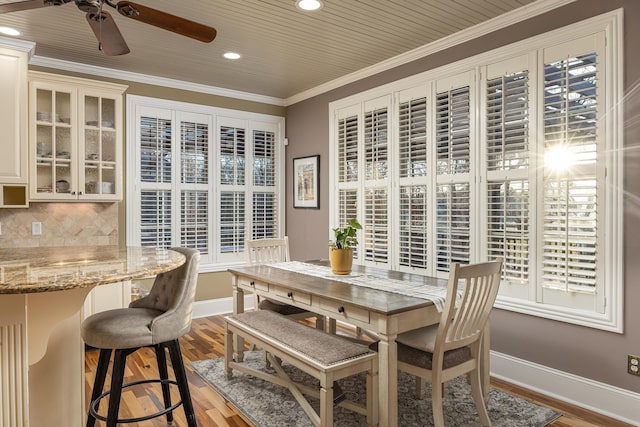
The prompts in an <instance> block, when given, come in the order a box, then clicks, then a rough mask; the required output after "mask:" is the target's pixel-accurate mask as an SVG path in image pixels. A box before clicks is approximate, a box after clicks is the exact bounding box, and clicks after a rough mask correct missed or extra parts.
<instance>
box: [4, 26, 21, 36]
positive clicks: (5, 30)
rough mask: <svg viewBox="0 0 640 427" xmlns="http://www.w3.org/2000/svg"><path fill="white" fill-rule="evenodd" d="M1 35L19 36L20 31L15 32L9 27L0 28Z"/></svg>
mask: <svg viewBox="0 0 640 427" xmlns="http://www.w3.org/2000/svg"><path fill="white" fill-rule="evenodd" d="M0 33H2V34H5V35H7V36H19V35H20V31H18V30H15V29H13V28H9V27H0Z"/></svg>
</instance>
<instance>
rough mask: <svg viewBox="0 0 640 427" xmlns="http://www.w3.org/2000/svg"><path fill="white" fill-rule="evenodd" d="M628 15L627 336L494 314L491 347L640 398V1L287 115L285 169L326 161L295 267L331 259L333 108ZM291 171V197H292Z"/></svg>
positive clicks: (598, 2) (513, 30)
mask: <svg viewBox="0 0 640 427" xmlns="http://www.w3.org/2000/svg"><path fill="white" fill-rule="evenodd" d="M621 7H624V9H625V10H624V13H625V19H624V39H625V41H624V53H625V57H624V62H625V65H624V75H625V78H624V88H625V92H626V93H627V95H628V96H627V97H626V101H625V105H624V107H625V126H624V139H625V142H624V145H625V156H624V157H625V158H624V161H625V165H624V176H625V179H624V181H625V183H624V186H625V188H624V190H625V194H626V199H625V201H624V209H625V211H624V235H625V241H624V251H625V260H624V261H625V263H624V264H625V267H624V278H625V288H624V295H625V301H626V302H625V304H624V312H625V318H624V328H625V333H624V334H617V333H611V332H604V331H600V330H596V329H592V328H585V327H580V326H576V325H569V324H565V323H561V322H556V321H552V320H546V319H541V318H537V317H533V316H527V315H522V314H518V313H514V312H510V311H504V310H494V312H493V314H492V323H491V326H492V328H491V329H492V330H491V347H492V349H494V350H496V351H499V352H501V353H506V354H509V355H513V356H515V357H518V358H521V359H525V360H530V361H532V362H535V363H540V364H542V365H545V366H549V367H552V368H556V369H559V370H561V371H564V372H570V373H573V374H576V375H579V376H582V377H586V378H591V379H594V380H596V381H600V382H603V383H608V384H611V385H614V386H617V387H621V388H623V389H627V390H632V391H635V392H640V377H636V376H632V375H629V374H627V372H626V363H627V354H640V310H638V309H637V307H636V306H635V304H634V303H635V302H637V301H640V286H638V281H639V280H640V263H638V262H636V260H635V255H636V254H638V253H640V203H639V202H638V200H640V198H639V195H640V156H639V155H638V153H639V152H640V151H639V149H640V147H639V146H638V141H640V120H638V117H640V100H639V99H640V96H639V94H638V90H637V89H636V88H635V86H636V85H637V84H638V82H639V81H640V80H639V79H640V55H638V52H637V50H638V44H639V43H640V25H638V22H640V1H638V0H608V1H603V0H577V1H576V2H574V3H570V4H568V5H567V6H564V7H562V8H559V9H556V10H554V11H552V12H549V13H547V14H545V15H542V16H539V17H535V18H533V19H530V20H528V21H525V22H522V23H518V24H516V25H514V26H512V27H508V28H505V29H502V30H499V31H496V32H494V33H491V34H489V35H487V36H484V37H481V38H478V39H475V40H472V41H470V42H467V43H464V44H462V45H460V46H456V47H453V48H450V49H447V50H445V51H442V52H438V53H436V54H433V55H431V56H428V57H425V58H422V59H419V60H416V61H414V62H412V63H409V64H405V65H402V66H399V67H397V68H394V69H392V70H389V71H385V72H383V73H380V74H378V75H376V76H373V77H370V78H366V79H363V80H360V81H358V82H356V83H353V84H349V85H346V86H344V87H341V88H339V89H336V90H333V91H331V92H328V93H325V94H322V95H319V96H317V97H314V98H312V99H308V100H305V101H302V102H300V103H297V104H295V105H292V106H290V107H289V108H288V109H287V137H288V138H289V146H288V147H287V160H286V161H287V163H286V164H287V166H289V165H290V164H291V161H292V159H293V158H295V157H299V156H306V155H313V154H320V179H321V183H320V209H319V210H317V211H312V210H308V209H305V210H300V209H294V208H293V207H292V203H291V202H290V200H291V198H290V197H288V200H289V201H288V202H287V234H288V235H289V239H290V245H291V254H292V255H293V257H294V258H295V259H296V260H304V259H309V258H320V257H324V258H326V257H327V244H326V242H327V239H328V236H329V234H328V232H329V210H328V203H329V199H328V196H329V190H328V183H329V181H328V175H329V164H328V158H329V157H328V156H329V147H328V142H329V118H328V104H329V102H331V101H334V100H337V99H341V98H344V97H347V96H349V95H352V94H355V93H358V92H361V91H363V90H366V89H370V88H374V87H376V86H379V85H382V84H385V83H389V82H392V81H394V80H398V79H400V78H403V77H407V76H410V75H413V74H417V73H420V72H423V71H426V70H429V69H433V68H435V67H439V66H441V65H446V64H448V63H451V62H453V61H456V60H459V59H463V58H466V57H469V56H472V55H475V54H478V53H482V52H485V51H488V50H491V49H494V48H497V47H500V46H504V45H506V44H509V43H512V42H515V41H517V40H521V39H525V38H528V37H531V36H533V35H536V34H541V33H543V32H546V31H549V30H553V29H556V28H559V27H562V26H564V25H567V24H570V23H573V22H577V21H580V20H583V19H586V18H589V17H592V16H595V15H598V14H601V13H604V12H608V11H611V10H614V9H617V8H621ZM289 170H290V169H288V171H287V195H289V194H291V191H292V190H291V177H290V172H289Z"/></svg>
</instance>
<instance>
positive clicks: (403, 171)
mask: <svg viewBox="0 0 640 427" xmlns="http://www.w3.org/2000/svg"><path fill="white" fill-rule="evenodd" d="M426 95H427V90H426V86H423V87H420V88H414V89H408V90H405V91H403V92H400V94H399V95H398V136H397V138H398V139H397V140H398V163H399V171H398V174H399V177H398V182H399V188H400V192H399V202H398V206H399V215H398V219H397V222H398V226H397V227H398V230H399V236H398V251H397V252H398V265H399V267H400V269H401V270H403V269H407V270H408V271H415V270H416V269H417V270H418V271H422V272H425V271H426V269H427V268H428V267H429V265H428V262H429V254H430V253H431V252H432V251H431V250H430V248H429V240H428V229H429V223H428V219H429V216H428V206H429V200H428V195H429V191H428V187H427V171H429V170H431V168H430V167H429V166H428V161H429V159H428V157H427V132H428V131H429V130H430V129H429V128H428V126H427V96H426Z"/></svg>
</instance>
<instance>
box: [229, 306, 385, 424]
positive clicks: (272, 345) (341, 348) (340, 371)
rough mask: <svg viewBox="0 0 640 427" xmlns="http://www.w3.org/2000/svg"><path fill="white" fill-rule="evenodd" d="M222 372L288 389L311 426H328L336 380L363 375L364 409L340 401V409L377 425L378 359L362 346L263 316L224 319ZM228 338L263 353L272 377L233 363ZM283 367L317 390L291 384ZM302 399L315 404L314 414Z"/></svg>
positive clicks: (263, 312)
mask: <svg viewBox="0 0 640 427" xmlns="http://www.w3.org/2000/svg"><path fill="white" fill-rule="evenodd" d="M225 321H226V322H225V332H226V334H225V342H224V343H225V349H224V352H225V372H226V376H227V378H231V376H232V375H233V369H237V370H239V371H243V372H246V373H248V374H250V375H253V376H255V377H257V378H261V379H263V380H266V381H270V382H273V383H275V384H279V385H281V386H284V387H287V388H288V389H289V390H290V391H291V393H292V394H293V396H294V397H295V399H296V400H297V401H298V403H300V406H302V408H303V410H304V411H305V413H306V414H307V416H308V417H309V418H310V419H311V421H312V422H313V424H314V425H316V426H332V425H333V397H334V395H333V394H334V391H333V384H334V381H335V380H339V379H341V378H344V377H348V376H351V375H355V374H357V373H360V372H366V373H367V386H366V394H367V395H366V405H359V404H356V403H354V402H351V401H348V400H345V401H343V402H341V403H340V405H341V406H344V407H345V408H347V409H349V410H352V411H355V412H357V413H360V414H363V415H365V416H366V417H367V425H368V426H376V425H377V424H378V354H377V353H376V352H374V351H371V350H369V348H368V347H367V346H364V345H362V344H358V343H354V342H351V341H349V340H346V339H344V338H341V337H339V336H336V335H332V334H328V333H326V332H324V331H321V330H318V329H314V328H311V327H309V326H305V325H303V324H302V323H299V322H296V321H295V320H292V319H288V318H286V317H285V316H282V315H280V314H277V313H275V312H271V311H267V310H257V311H250V312H246V313H240V314H234V315H232V316H227V317H225ZM233 334H237V335H238V336H241V337H243V338H247V339H249V340H250V341H251V342H253V343H255V344H256V345H258V346H259V347H260V348H262V349H264V350H265V351H266V352H267V357H268V359H269V361H270V362H271V365H272V367H273V368H274V369H275V371H276V374H275V375H273V374H269V373H266V372H263V371H257V370H255V369H252V368H249V367H248V366H246V365H244V364H242V363H239V362H236V361H234V360H233V351H234V350H233V341H234V339H233ZM281 360H282V361H285V362H287V363H289V364H291V365H293V366H295V367H297V368H298V369H300V370H302V371H304V372H306V373H307V374H309V375H311V376H313V377H315V378H317V379H318V380H320V389H319V390H318V389H316V388H313V387H308V386H305V385H302V384H299V383H296V382H294V381H293V380H291V379H290V378H289V377H288V376H287V374H286V373H285V371H284V370H283V369H282V366H281V364H280V361H281ZM304 395H308V396H315V397H318V396H319V398H320V412H319V414H318V413H316V411H315V410H314V409H313V408H312V406H311V404H310V403H309V401H308V400H307V399H306V398H305V397H304Z"/></svg>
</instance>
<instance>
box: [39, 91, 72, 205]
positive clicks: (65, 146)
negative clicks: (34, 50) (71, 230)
mask: <svg viewBox="0 0 640 427" xmlns="http://www.w3.org/2000/svg"><path fill="white" fill-rule="evenodd" d="M76 99H77V98H76V91H75V89H74V88H71V87H61V86H60V87H54V86H51V85H47V84H42V85H34V87H32V102H31V105H30V106H31V108H30V110H31V113H32V117H31V119H32V120H33V119H35V121H34V123H35V132H33V133H32V137H33V135H35V150H32V151H31V153H32V154H34V151H35V167H34V168H33V169H32V180H31V182H32V187H34V188H32V192H31V199H56V200H65V199H75V198H76V196H77V192H78V183H77V180H76V173H75V170H76V168H77V166H76V164H77V158H76V156H75V146H76V144H77V141H76V133H75V132H74V130H73V128H74V125H75V123H74V120H75V114H74V111H75V109H76ZM34 116H35V117H34ZM33 128H34V126H32V129H33ZM32 164H33V163H32ZM34 181H35V182H34ZM33 190H35V191H33Z"/></svg>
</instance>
